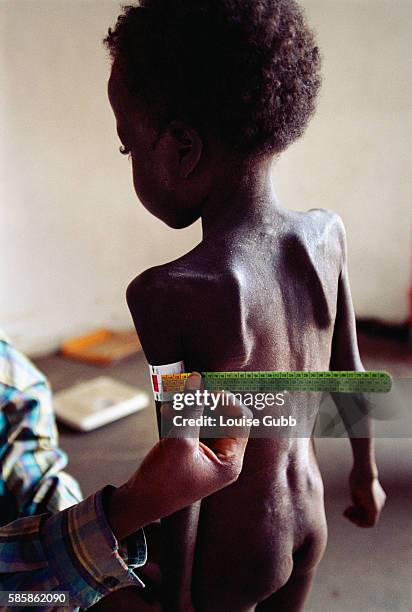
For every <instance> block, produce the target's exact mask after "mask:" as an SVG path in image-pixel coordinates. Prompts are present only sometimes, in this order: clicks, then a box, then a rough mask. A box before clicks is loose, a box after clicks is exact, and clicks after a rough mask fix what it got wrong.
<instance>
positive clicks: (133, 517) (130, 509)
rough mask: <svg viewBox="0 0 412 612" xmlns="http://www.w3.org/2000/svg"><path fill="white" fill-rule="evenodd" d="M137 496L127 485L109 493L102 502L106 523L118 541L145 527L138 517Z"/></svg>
mask: <svg viewBox="0 0 412 612" xmlns="http://www.w3.org/2000/svg"><path fill="white" fill-rule="evenodd" d="M136 500H137V496H136V494H135V492H132V491H131V489H130V487H128V486H127V483H126V484H124V485H122V486H120V487H117V488H116V489H113V490H112V491H110V492H109V494H108V496H107V497H106V499H105V502H104V511H105V514H106V518H107V522H108V523H109V525H110V528H111V530H112V532H113V535H114V536H115V538H116V539H117V540H118V541H121V540H123V539H124V538H127V536H129V535H131V534H132V533H135V532H136V531H139V529H141V528H142V527H144V526H145V524H147V523H145V522H144V520H143V518H142V517H141V516H140V512H139V507H138V502H137V503H136Z"/></svg>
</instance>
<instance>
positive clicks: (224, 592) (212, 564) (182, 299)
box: [128, 202, 344, 612]
mask: <svg viewBox="0 0 412 612" xmlns="http://www.w3.org/2000/svg"><path fill="white" fill-rule="evenodd" d="M251 209H253V206H250V207H248V210H249V211H250V210H251ZM343 241H344V236H343V233H342V225H341V222H340V220H339V218H338V217H337V216H336V215H334V214H332V213H330V212H328V211H325V210H313V211H309V212H308V213H296V212H290V211H287V210H285V209H283V208H280V207H278V206H277V205H275V204H274V203H273V202H272V203H270V202H269V203H267V204H266V205H265V204H264V203H262V202H260V203H259V209H258V211H257V212H256V214H255V215H254V214H250V216H248V218H246V219H243V220H239V219H233V218H232V219H231V218H230V217H229V219H228V221H227V222H226V223H225V224H224V226H223V225H220V226H219V228H218V231H212V232H211V233H209V234H208V237H207V238H206V239H205V240H204V241H203V242H202V243H201V244H200V245H199V246H198V247H197V248H195V249H194V250H193V251H191V252H190V253H189V254H187V255H185V256H184V257H182V258H181V259H179V260H177V261H174V262H171V263H170V264H167V265H165V266H161V267H159V268H153V269H151V270H149V271H147V272H146V273H144V274H143V275H142V276H140V277H138V278H137V279H136V281H135V282H134V284H132V285H131V287H130V289H129V293H128V299H129V304H130V307H131V310H132V312H135V313H136V310H140V309H141V308H142V307H143V306H142V303H143V302H142V300H144V294H145V293H146V288H147V287H150V293H151V294H152V295H154V294H155V293H156V288H157V289H158V291H160V292H162V293H163V294H164V295H168V296H169V297H168V301H169V309H168V310H167V315H166V316H167V317H168V320H169V322H170V325H171V326H173V327H174V330H175V332H176V333H177V336H178V337H179V340H178V341H177V340H175V341H173V342H174V344H175V343H176V342H179V343H181V344H180V345H181V347H182V348H181V350H182V353H181V358H182V359H184V362H185V366H186V369H187V370H189V371H191V370H203V371H208V370H209V371H210V370H214V371H216V370H218V371H219V370H220V371H234V370H271V371H279V370H282V371H285V370H315V371H322V370H328V369H329V365H330V360H331V347H332V336H333V330H334V323H335V315H336V307H337V293H338V279H339V275H340V272H341V270H342V266H343V250H342V246H343ZM166 288H167V289H166ZM136 302H139V303H140V305H141V306H140V307H137V308H136V306H135V304H136ZM146 306H147V307H149V305H148V304H147V305H146ZM152 309H153V306H152ZM156 310H157V308H156ZM137 318H138V316H137ZM143 334H144V331H143ZM145 340H146V338H145V337H144V335H143V344H145ZM169 341H171V340H169ZM166 342H167V340H166ZM297 397H298V395H297V394H295V395H294V402H295V404H294V406H293V409H292V413H293V414H294V415H295V416H296V417H297V419H298V420H299V422H300V424H302V422H303V421H304V420H307V421H308V424H307V426H306V428H305V431H307V432H310V431H311V427H310V423H313V420H314V418H315V416H316V409H317V406H316V405H312V404H313V402H312V404H310V405H308V395H306V394H303V395H302V400H301V401H300V404H297V403H296V402H297V401H298V400H297V399H296V398H297ZM289 408H290V407H289ZM308 435H309V434H308ZM165 524H166V530H165V533H164V541H165V542H166V543H169V545H170V542H171V541H174V540H175V539H177V535H174V534H179V537H180V542H179V545H178V547H177V548H178V551H176V550H175V551H173V549H169V552H170V554H171V555H172V559H171V560H170V561H171V564H170V565H172V564H173V565H174V566H175V568H176V569H177V571H178V573H179V574H180V576H176V583H175V584H174V585H173V584H172V585H170V588H171V589H172V590H174V591H175V595H177V593H178V591H179V590H180V597H177V599H180V603H179V604H175V603H173V604H172V603H169V606H170V609H172V607H175V605H176V609H177V608H180V609H181V610H187V609H188V607H187V606H188V603H187V601H188V598H187V593H186V594H184V593H183V590H184V586H183V585H184V584H186V588H187V585H188V582H189V576H190V575H191V572H192V568H191V557H192V554H193V555H194V565H193V583H192V587H193V590H192V597H193V599H194V602H195V607H196V610H211V611H213V612H218V611H219V610H222V611H223V610H225V611H230V610H233V611H241V610H247V609H250V608H251V607H252V606H253V605H256V604H257V603H258V602H260V601H262V600H264V599H265V598H267V597H269V596H270V595H271V594H272V593H274V592H275V591H277V590H278V589H279V588H280V587H282V586H283V585H284V584H285V583H286V582H287V581H288V580H290V581H291V582H290V583H289V584H292V586H293V592H294V595H295V597H300V596H301V595H302V596H303V592H304V591H305V590H306V589H307V588H308V587H309V585H310V582H311V580H312V574H311V570H312V569H314V567H315V566H316V564H317V562H318V561H319V559H320V556H321V554H322V552H323V549H324V546H325V543H326V526H325V518H324V510H323V488H322V482H321V478H320V474H319V471H318V467H317V464H316V460H315V455H314V451H313V446H312V443H311V441H310V439H309V437H304V438H299V437H291V438H288V437H286V436H285V437H277V438H275V439H253V438H252V439H250V440H249V443H248V447H247V450H246V457H245V461H244V468H243V471H242V474H241V476H240V478H239V480H238V481H237V482H236V483H235V484H234V485H231V486H230V487H227V488H226V489H224V490H222V491H220V492H219V493H217V494H215V495H212V496H211V497H209V498H207V499H206V500H203V501H202V503H201V508H200V510H199V508H193V509H192V510H191V511H184V512H182V513H179V514H178V516H177V517H173V518H172V519H169V520H168V521H166V523H165ZM196 532H197V535H196ZM183 533H186V536H187V537H186V538H184V537H183V536H182V534H183ZM166 545H167V544H166ZM194 547H195V550H193V548H194ZM167 565H169V564H167ZM292 572H293V573H292ZM169 574H170V572H169ZM291 574H292V578H291ZM297 583H299V584H300V587H299V588H296V584H297ZM287 596H288V600H290V597H291V593H290V592H288V594H287ZM274 603H275V602H273V605H274ZM289 609H292V607H290V608H289Z"/></svg>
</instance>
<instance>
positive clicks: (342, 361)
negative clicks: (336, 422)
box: [330, 223, 386, 527]
mask: <svg viewBox="0 0 412 612" xmlns="http://www.w3.org/2000/svg"><path fill="white" fill-rule="evenodd" d="M340 234H341V243H342V254H343V258H342V268H341V273H340V276H339V285H338V299H337V311H336V320H335V329H334V334H333V341H332V353H331V361H330V369H331V370H354V371H364V367H363V365H362V361H361V358H360V355H359V349H358V342H357V337H356V324H355V313H354V309H353V304H352V297H351V292H350V286H349V278H348V267H347V257H346V251H347V249H346V238H345V230H344V227H343V224H342V223H341V231H340ZM334 397H335V402H336V405H337V408H338V410H339V413H340V415H341V418H342V420H343V422H344V423H345V426H346V428H347V431H348V435H349V436H350V442H351V446H352V452H353V468H352V471H351V474H350V479H349V483H350V489H351V496H352V502H353V505H352V506H350V507H348V508H347V509H346V510H345V512H344V515H345V516H346V517H347V518H348V519H349V520H350V521H352V522H353V523H355V524H356V525H358V526H360V527H372V526H373V525H375V524H376V522H377V521H378V519H379V515H380V513H381V510H382V508H383V505H384V503H385V499H386V495H385V493H384V491H383V489H382V487H381V485H380V483H379V480H378V469H377V466H376V461H375V450H374V442H373V438H372V423H371V420H370V418H369V417H368V416H367V408H368V406H367V402H366V399H365V398H364V397H363V396H362V395H359V396H358V398H357V402H358V407H359V409H360V411H361V413H362V419H361V423H360V426H359V423H357V433H356V437H352V436H351V419H350V418H349V417H350V415H348V414H347V413H346V410H345V409H344V406H343V402H342V403H341V402H339V394H338V395H336V396H334ZM362 403H364V404H365V406H364V410H362V405H361V404H362ZM360 427H361V429H360Z"/></svg>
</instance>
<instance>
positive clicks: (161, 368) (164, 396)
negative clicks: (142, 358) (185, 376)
mask: <svg viewBox="0 0 412 612" xmlns="http://www.w3.org/2000/svg"><path fill="white" fill-rule="evenodd" d="M149 369H150V380H151V382H152V389H153V395H154V398H155V400H156V402H167V401H170V400H171V398H172V396H173V393H166V392H164V391H163V384H162V375H163V374H182V373H183V372H184V371H185V364H184V362H183V361H176V362H175V363H167V364H165V365H155V366H153V365H150V364H149Z"/></svg>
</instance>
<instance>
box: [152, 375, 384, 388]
mask: <svg viewBox="0 0 412 612" xmlns="http://www.w3.org/2000/svg"><path fill="white" fill-rule="evenodd" d="M201 374H202V377H203V381H204V385H205V388H206V389H208V390H209V391H222V390H224V391H230V392H232V393H236V392H248V393H255V392H264V393H270V392H274V391H275V392H276V391H277V392H279V391H306V392H307V391H318V392H322V391H330V392H332V393H333V392H335V393H388V392H389V391H390V390H391V388H392V378H391V376H390V374H388V373H387V372H380V371H370V372H352V371H341V372H336V371H335V372H201ZM189 376H190V374H188V373H182V374H162V375H161V381H162V391H163V392H165V393H178V392H180V393H181V392H182V391H183V390H184V384H185V382H186V379H187V378H188V377H189Z"/></svg>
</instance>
